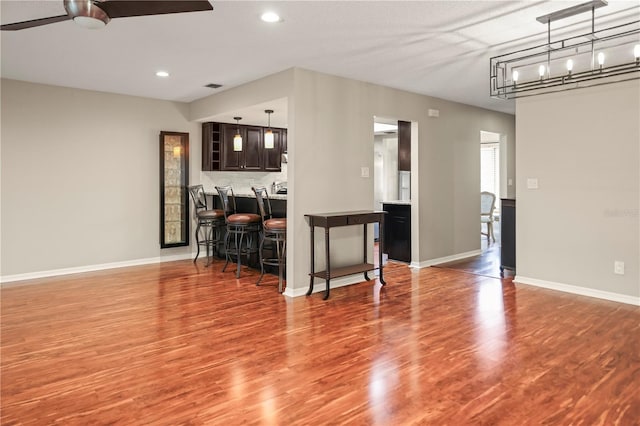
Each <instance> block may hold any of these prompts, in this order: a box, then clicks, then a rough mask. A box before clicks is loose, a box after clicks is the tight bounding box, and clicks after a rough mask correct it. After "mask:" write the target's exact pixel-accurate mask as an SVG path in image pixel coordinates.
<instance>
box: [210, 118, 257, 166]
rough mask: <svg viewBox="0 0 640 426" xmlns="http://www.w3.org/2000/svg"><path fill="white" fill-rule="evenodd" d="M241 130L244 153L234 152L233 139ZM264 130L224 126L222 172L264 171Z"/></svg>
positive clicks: (230, 125) (252, 127)
mask: <svg viewBox="0 0 640 426" xmlns="http://www.w3.org/2000/svg"><path fill="white" fill-rule="evenodd" d="M238 129H239V130H240V136H242V151H234V150H233V138H234V137H235V135H236V134H237V133H238ZM262 151H263V142H262V128H261V127H254V126H240V127H238V126H237V125H233V124H224V125H223V126H222V164H221V168H220V170H235V171H241V170H251V171H259V170H261V169H262Z"/></svg>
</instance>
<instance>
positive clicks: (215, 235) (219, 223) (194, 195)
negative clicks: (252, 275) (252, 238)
mask: <svg viewBox="0 0 640 426" xmlns="http://www.w3.org/2000/svg"><path fill="white" fill-rule="evenodd" d="M189 194H191V199H192V200H193V206H194V208H195V216H196V221H197V222H198V225H197V226H196V246H197V248H198V251H197V253H196V257H195V259H193V263H195V262H196V260H198V256H199V255H200V246H201V245H203V246H205V247H206V248H207V265H206V266H209V265H210V264H211V258H210V257H209V253H210V251H209V250H210V249H211V255H212V256H213V255H214V254H215V253H216V251H217V246H218V244H219V243H221V242H222V238H221V230H222V228H224V226H225V221H224V212H223V211H222V210H217V209H211V210H210V209H209V207H207V196H206V194H205V193H204V187H203V186H202V185H193V186H190V187H189ZM201 231H204V239H202V240H201V239H200V235H201Z"/></svg>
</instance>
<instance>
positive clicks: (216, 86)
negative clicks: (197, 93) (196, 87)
mask: <svg viewBox="0 0 640 426" xmlns="http://www.w3.org/2000/svg"><path fill="white" fill-rule="evenodd" d="M204 87H208V88H209V89H218V88H220V87H222V84H216V83H209V84H207V85H205V86H204Z"/></svg>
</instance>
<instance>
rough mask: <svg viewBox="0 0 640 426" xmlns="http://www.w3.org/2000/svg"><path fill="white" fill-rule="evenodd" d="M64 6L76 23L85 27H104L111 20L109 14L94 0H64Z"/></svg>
mask: <svg viewBox="0 0 640 426" xmlns="http://www.w3.org/2000/svg"><path fill="white" fill-rule="evenodd" d="M64 8H65V9H66V11H67V13H68V14H69V16H71V17H72V18H73V21H74V22H75V23H77V24H78V25H81V26H83V27H85V28H90V29H97V28H102V27H104V26H105V25H107V24H108V23H109V21H110V18H109V15H107V14H106V12H105V11H104V10H102V9H100V7H99V6H98V5H97V4H96V3H94V2H93V1H92V0H64Z"/></svg>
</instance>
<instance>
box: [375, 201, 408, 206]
mask: <svg viewBox="0 0 640 426" xmlns="http://www.w3.org/2000/svg"><path fill="white" fill-rule="evenodd" d="M382 204H397V205H399V206H410V205H411V200H389V201H383V202H382Z"/></svg>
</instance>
